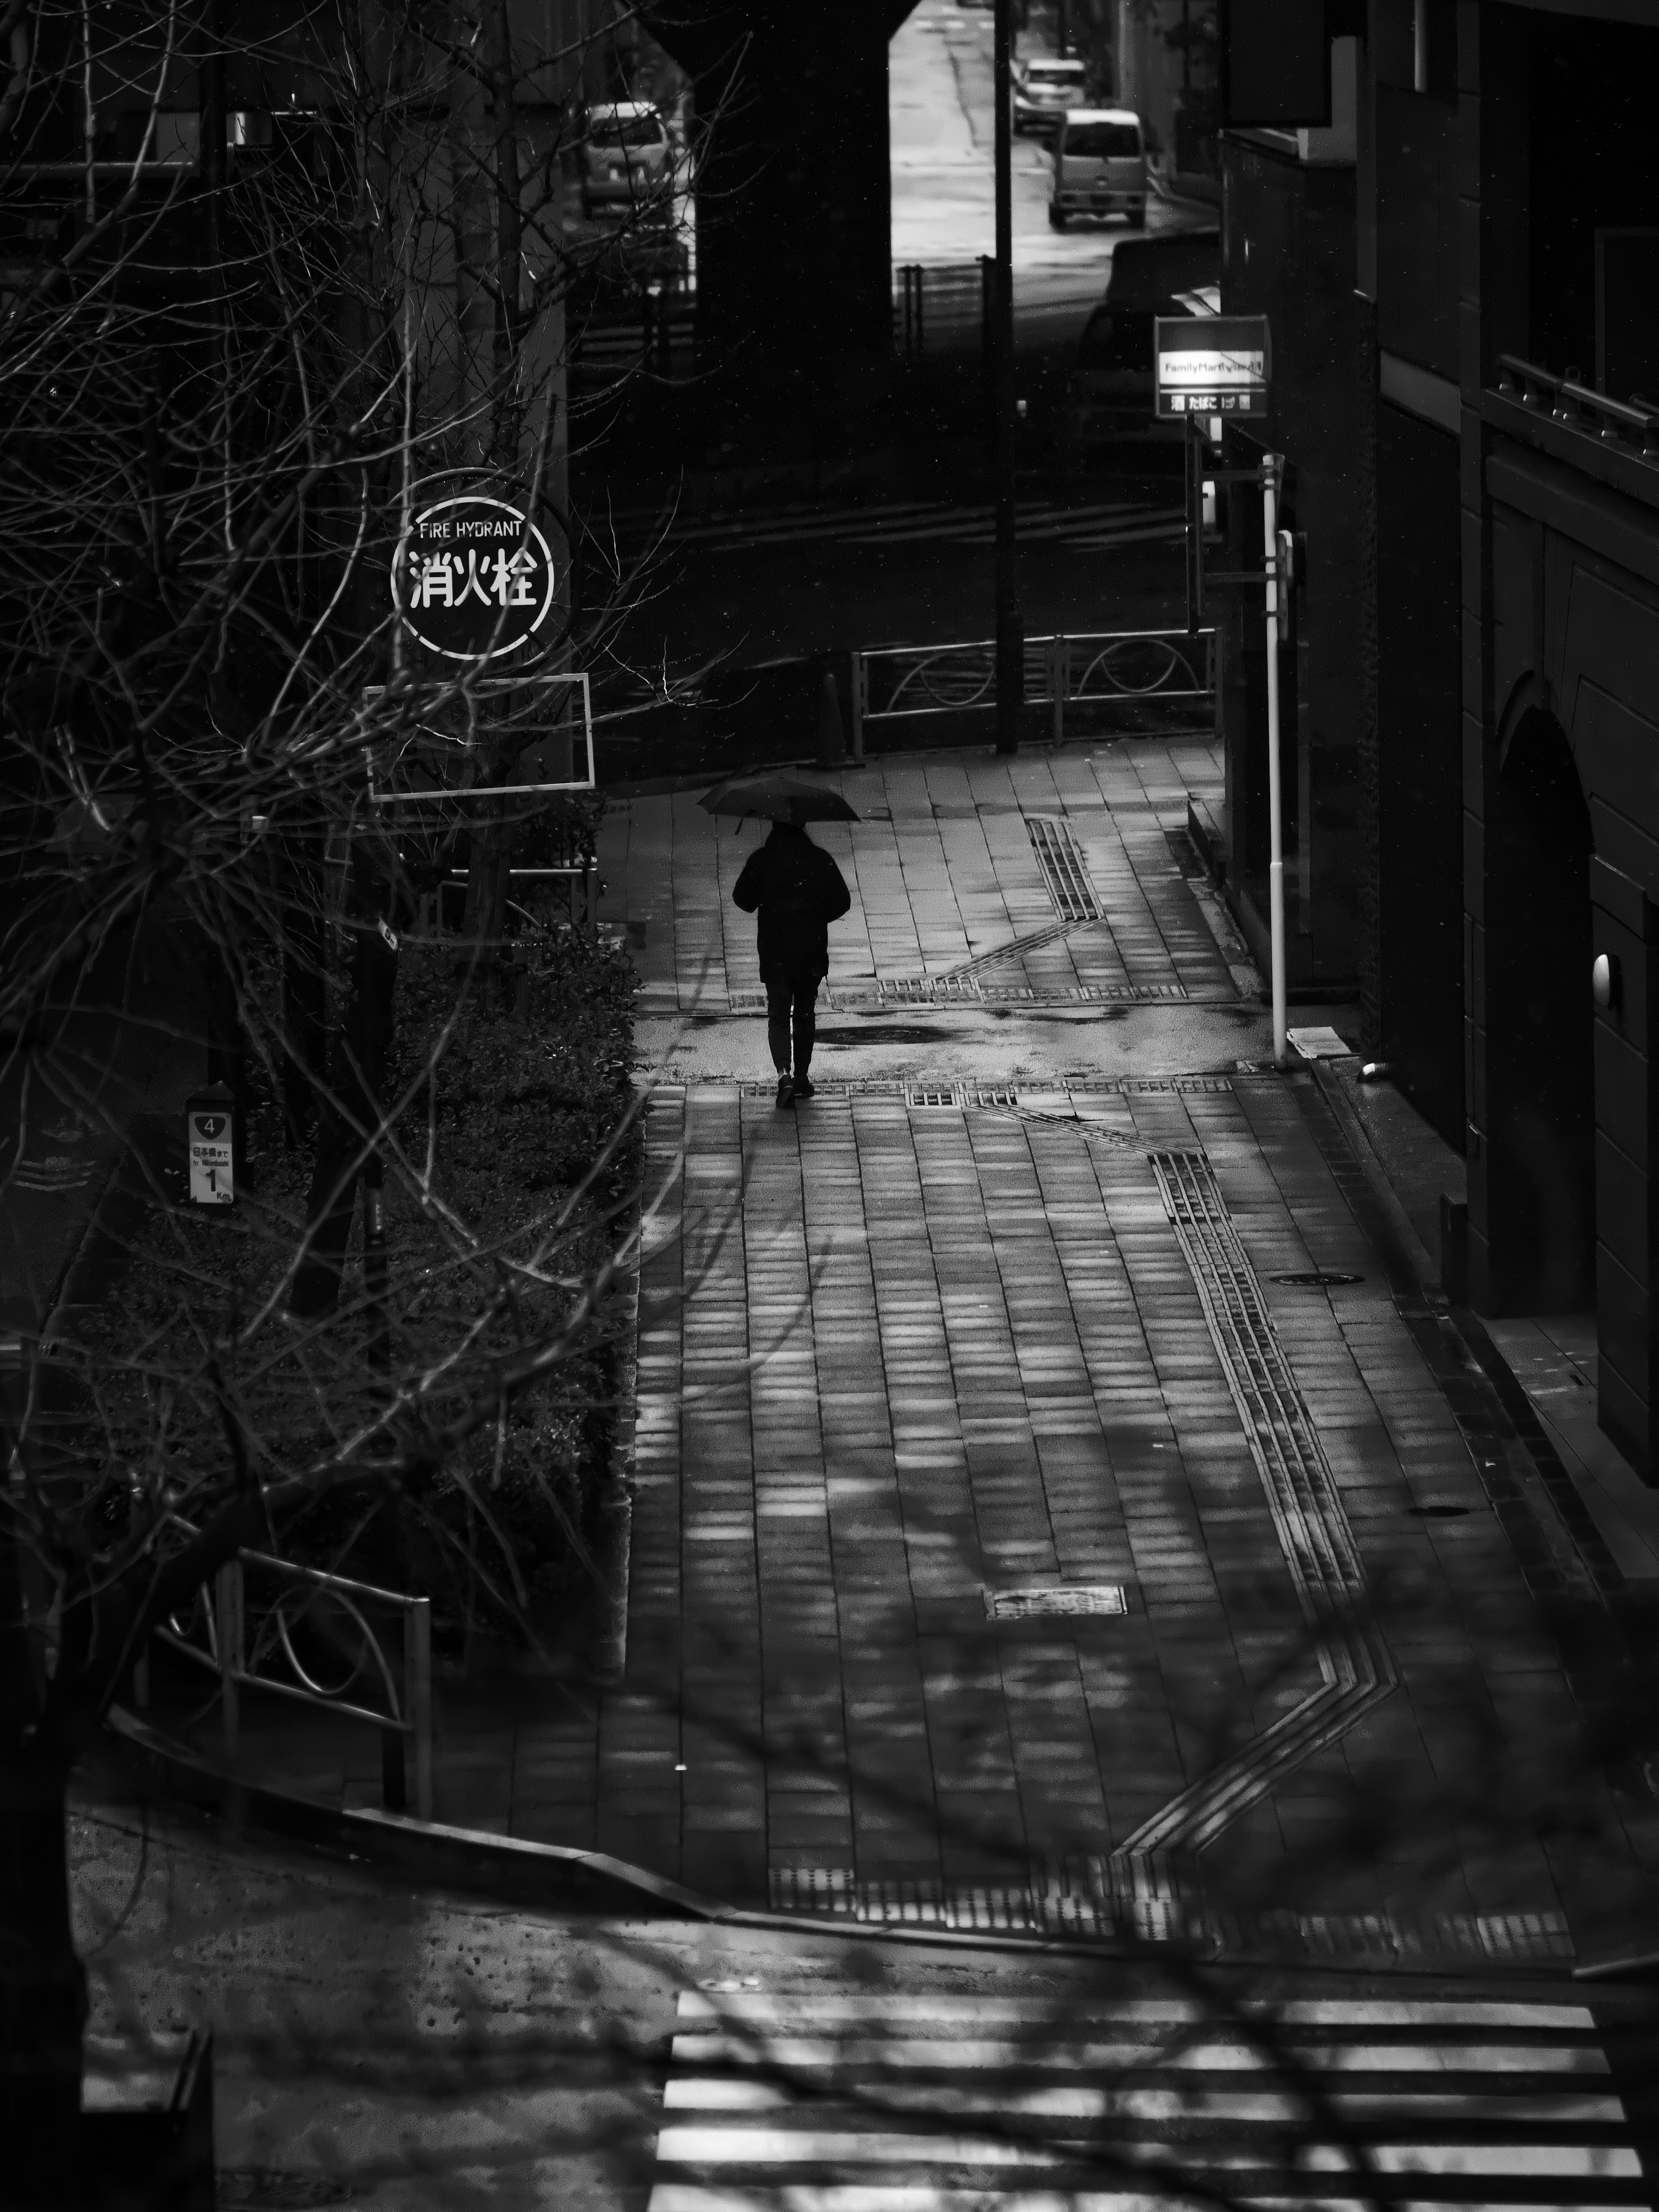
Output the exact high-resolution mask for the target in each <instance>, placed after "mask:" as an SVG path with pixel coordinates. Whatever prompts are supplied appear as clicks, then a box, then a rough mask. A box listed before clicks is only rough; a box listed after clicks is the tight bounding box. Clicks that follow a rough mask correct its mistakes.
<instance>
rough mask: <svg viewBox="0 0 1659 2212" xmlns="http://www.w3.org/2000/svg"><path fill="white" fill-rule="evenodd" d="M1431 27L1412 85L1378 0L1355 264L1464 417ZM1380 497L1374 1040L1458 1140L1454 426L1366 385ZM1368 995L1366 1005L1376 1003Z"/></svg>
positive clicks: (1405, 348)
mask: <svg viewBox="0 0 1659 2212" xmlns="http://www.w3.org/2000/svg"><path fill="white" fill-rule="evenodd" d="M1430 28H1431V39H1430V46H1429V53H1428V71H1427V79H1428V89H1426V90H1425V91H1420V92H1419V91H1417V90H1415V89H1413V46H1414V41H1413V24H1412V11H1411V9H1410V7H1409V5H1408V4H1407V0H1372V4H1371V7H1370V55H1369V58H1370V69H1369V72H1368V76H1369V82H1368V83H1367V84H1365V85H1363V86H1362V98H1369V100H1370V103H1371V106H1370V114H1369V118H1368V120H1369V123H1370V131H1369V137H1368V143H1367V149H1366V152H1367V158H1366V159H1365V160H1364V162H1363V163H1362V167H1361V174H1360V179H1359V191H1360V195H1361V206H1360V209H1359V213H1358V219H1359V222H1360V224H1361V226H1362V235H1363V234H1364V229H1365V228H1366V227H1367V226H1368V227H1369V232H1370V240H1371V241H1372V245H1371V250H1370V252H1369V253H1368V254H1367V255H1365V256H1364V260H1365V262H1367V263H1368V264H1369V266H1368V267H1366V268H1365V269H1364V271H1363V273H1362V281H1368V282H1369V285H1370V291H1371V294H1372V296H1373V298H1374V300H1375V320H1376V368H1375V370H1374V372H1373V374H1374V375H1375V376H1376V380H1377V383H1378V384H1380V385H1382V386H1384V387H1385V388H1386V389H1393V388H1394V381H1393V380H1394V376H1395V372H1396V371H1397V369H1398V368H1399V365H1400V364H1401V363H1405V364H1407V365H1408V366H1409V367H1410V368H1413V369H1415V370H1419V371H1426V372H1427V373H1428V374H1429V376H1430V377H1431V378H1433V379H1436V380H1438V383H1439V389H1440V404H1441V410H1442V415H1443V417H1445V416H1449V418H1450V421H1451V422H1454V423H1455V420H1456V414H1457V393H1456V388H1455V387H1456V382H1457V376H1458V342H1459V341H1458V253H1459V201H1458V191H1457V161H1458V143H1459V142H1458V129H1457V103H1456V82H1455V39H1453V38H1451V37H1449V35H1447V33H1448V32H1449V29H1451V28H1455V16H1454V15H1452V12H1451V11H1450V10H1449V9H1440V10H1435V11H1433V13H1432V20H1431V26H1430ZM1366 401H1369V403H1370V404H1371V405H1372V406H1373V407H1374V409H1375V410H1376V435H1375V441H1374V452H1373V453H1372V455H1371V465H1372V467H1373V469H1374V471H1375V473H1374V480H1373V484H1372V488H1371V494H1370V507H1371V508H1372V510H1373V515H1374V520H1373V525H1372V526H1373V529H1374V533H1375V538H1374V551H1373V557H1372V560H1371V562H1370V588H1371V590H1372V592H1373V593H1374V604H1373V605H1370V606H1369V607H1368V608H1367V609H1366V611H1365V619H1366V624H1367V629H1368V633H1369V634H1372V635H1374V636H1375V641H1376V643H1375V654H1376V675H1375V693H1376V696H1375V702H1374V708H1373V715H1374V727H1373V729H1372V731H1371V732H1370V733H1369V734H1370V743H1371V745H1372V747H1373V748H1374V757H1373V759H1372V760H1371V761H1370V763H1368V765H1369V769H1370V776H1371V780H1372V781H1373V782H1374V784H1375V787H1376V821H1375V828H1374V848H1375V849H1374V855H1373V860H1374V866H1375V871H1376V890H1375V897H1374V927H1375V931H1376V938H1375V942H1374V944H1373V945H1371V946H1370V947H1368V951H1369V954H1370V960H1369V967H1368V981H1369V980H1370V979H1373V978H1374V981H1373V982H1372V985H1371V988H1370V990H1368V994H1367V999H1368V1004H1367V1009H1366V1011H1367V1017H1368V1020H1367V1042H1368V1044H1369V1045H1370V1047H1372V1048H1375V1049H1376V1052H1377V1053H1378V1054H1379V1055H1380V1056H1381V1057H1382V1058H1383V1059H1386V1060H1388V1061H1389V1064H1390V1066H1392V1068H1393V1069H1394V1071H1395V1080H1396V1081H1397V1082H1398V1083H1399V1084H1400V1085H1401V1089H1402V1090H1404V1091H1405V1092H1406V1093H1407V1096H1408V1097H1410V1098H1411V1099H1412V1101H1413V1103H1414V1104H1415V1105H1416V1106H1417V1107H1418V1108H1419V1110H1420V1111H1421V1112H1422V1113H1424V1114H1425V1115H1426V1116H1427V1117H1428V1119H1429V1120H1430V1121H1432V1122H1433V1123H1434V1125H1435V1127H1437V1128H1438V1129H1439V1130H1440V1132H1441V1133H1442V1134H1443V1136H1445V1137H1446V1138H1447V1139H1448V1140H1449V1142H1450V1143H1452V1144H1454V1145H1455V1146H1457V1147H1458V1149H1459V1150H1460V1151H1461V1150H1462V1145H1463V946H1462V936H1463V896H1462V820H1461V815H1462V781H1463V766H1462V743H1461V737H1462V732H1461V728H1460V724H1459V716H1458V695H1459V687H1460V681H1461V664H1460V608H1459V569H1460V566H1461V562H1462V543H1461V525H1460V517H1459V502H1458V471H1459V459H1460V457H1459V445H1458V438H1457V435H1456V432H1455V428H1449V427H1448V426H1447V422H1446V421H1445V420H1444V419H1443V420H1442V421H1441V422H1438V423H1437V422H1430V421H1427V420H1425V419H1424V418H1423V417H1422V416H1421V415H1420V414H1415V413H1412V412H1409V411H1407V409H1406V408H1405V407H1404V406H1403V405H1401V404H1391V402H1390V400H1389V398H1387V397H1384V396H1383V393H1382V392H1379V391H1377V390H1376V388H1373V389H1372V390H1371V391H1370V392H1366V393H1363V394H1362V404H1364V402H1366ZM1372 1000H1374V1004H1373V1003H1372Z"/></svg>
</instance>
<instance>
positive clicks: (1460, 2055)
mask: <svg viewBox="0 0 1659 2212" xmlns="http://www.w3.org/2000/svg"><path fill="white" fill-rule="evenodd" d="M1160 2048H1161V2045H1158V2044H1157V2043H1153V2042H1148V2041H1147V2040H1146V2039H1144V2038H1143V2039H1141V2040H1139V2041H1137V2042H1132V2041H1130V2040H1128V2039H1124V2040H1123V2041H1121V2042H1114V2043H1088V2044H1081V2045H1069V2046H1065V2047H1061V2046H1059V2045H1055V2046H1053V2047H1042V2046H1039V2047H1038V2048H1037V2049H1036V2050H1035V2051H1034V2050H1033V2049H1032V2048H1031V2046H1030V2045H1025V2044H1021V2043H1017V2042H1012V2041H1006V2040H995V2041H993V2040H989V2039H982V2038H981V2039H964V2040H963V2041H959V2042H957V2041H947V2040H945V2039H943V2038H941V2039H939V2040H937V2041H935V2040H932V2039H919V2038H915V2037H905V2038H902V2039H892V2040H888V2039H878V2040H877V2039H860V2040H857V2041H853V2042H832V2041H829V2040H828V2039H821V2038H813V2037H809V2036H758V2037H752V2038H751V2037H747V2036H734V2035H677V2036H676V2037H675V2038H674V2057H676V2058H677V2059H680V2060H683V2061H684V2063H686V2064H687V2065H696V2066H708V2065H712V2064H714V2063H717V2062H722V2063H726V2064H732V2065H736V2064H741V2063H743V2061H744V2059H745V2058H755V2057H758V2058H759V2059H761V2060H762V2061H763V2063H766V2064H768V2065H771V2066H798V2067H807V2066H832V2065H839V2066H870V2067H899V2066H906V2067H916V2066H920V2067H929V2068H933V2067H951V2066H957V2067H986V2066H1021V2067H1057V2068H1063V2069H1068V2070H1073V2071H1076V2070H1079V2069H1083V2068H1085V2067H1093V2066H1137V2065H1144V2064H1145V2063H1146V2059H1147V2057H1148V2054H1149V2053H1150V2054H1152V2055H1154V2056H1155V2055H1156V2054H1157V2052H1158V2051H1159V2050H1160ZM1285 2048H1286V2049H1287V2050H1289V2051H1292V2052H1293V2053H1294V2055H1295V2057H1297V2060H1298V2061H1300V2062H1301V2063H1304V2064H1316V2065H1322V2066H1328V2067H1331V2068H1332V2069H1334V2070H1337V2071H1340V2072H1342V2073H1354V2072H1360V2073H1386V2072H1389V2071H1393V2072H1395V2073H1411V2074H1415V2073H1448V2072H1450V2073H1459V2072H1461V2073H1470V2074H1505V2073H1509V2074H1557V2073H1559V2074H1604V2073H1605V2072H1606V2071H1607V2060H1606V2059H1605V2058H1604V2057H1602V2055H1601V2052H1600V2051H1598V2050H1596V2049H1595V2048H1594V2047H1593V2046H1591V2047H1589V2048H1586V2047H1585V2046H1584V2045H1579V2044H1567V2045H1550V2044H1530V2043H1520V2044H1464V2045H1432V2044H1431V2045H1425V2044H1397V2043H1379V2044H1343V2043H1302V2042H1297V2043H1294V2044H1287V2045H1285ZM1164 2063H1167V2064H1168V2065H1170V2066H1172V2067H1178V2068H1181V2069H1205V2070H1210V2071H1232V2072H1243V2071H1250V2070H1255V2071H1262V2070H1265V2069H1270V2068H1271V2065H1272V2061H1271V2060H1270V2059H1268V2058H1267V2057H1265V2056H1264V2055H1263V2054H1262V2052H1261V2051H1260V2050H1259V2049H1257V2048H1255V2046H1253V2045H1249V2044H1245V2043H1234V2042H1221V2041H1215V2040H1208V2039H1206V2041H1204V2042H1202V2043H1194V2044H1193V2045H1189V2046H1188V2047H1187V2048H1186V2049H1184V2050H1182V2051H1176V2052H1175V2053H1174V2054H1172V2055H1171V2057H1170V2058H1169V2059H1168V2060H1167V2061H1166V2062H1164Z"/></svg>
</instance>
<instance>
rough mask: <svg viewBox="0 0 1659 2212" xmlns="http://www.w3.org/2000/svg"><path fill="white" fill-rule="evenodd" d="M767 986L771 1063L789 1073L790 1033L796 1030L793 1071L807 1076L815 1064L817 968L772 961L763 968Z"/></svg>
mask: <svg viewBox="0 0 1659 2212" xmlns="http://www.w3.org/2000/svg"><path fill="white" fill-rule="evenodd" d="M761 981H762V982H763V983H764V984H765V986H766V1042H767V1043H768V1044H769V1046H770V1047H771V1048H772V1065H773V1066H774V1067H775V1068H776V1069H777V1071H778V1073H779V1074H780V1075H787V1074H788V1073H790V1042H791V1036H790V1032H791V1030H793V1043H794V1062H793V1072H794V1073H795V1074H797V1075H805V1073H806V1072H807V1070H808V1069H809V1068H810V1067H811V1065H812V1039H813V1037H814V1036H815V1035H816V1034H817V1019H816V1016H815V1012H814V1009H815V1006H816V1003H817V995H818V985H819V983H820V982H821V981H823V977H822V976H821V975H819V973H818V971H817V969H811V970H810V971H809V970H808V969H804V968H791V967H787V966H780V967H773V966H771V965H770V964H769V965H768V966H766V967H764V968H763V969H761Z"/></svg>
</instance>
